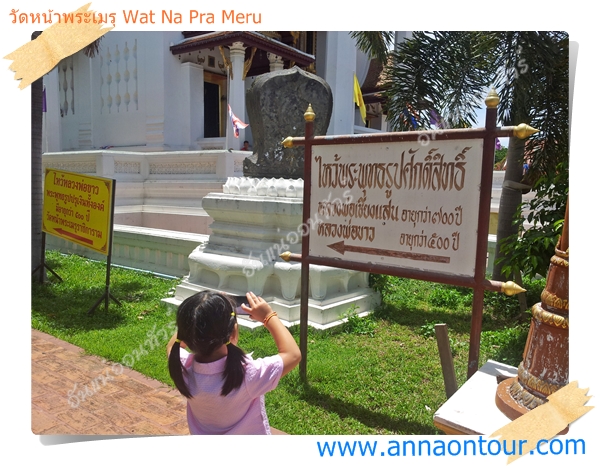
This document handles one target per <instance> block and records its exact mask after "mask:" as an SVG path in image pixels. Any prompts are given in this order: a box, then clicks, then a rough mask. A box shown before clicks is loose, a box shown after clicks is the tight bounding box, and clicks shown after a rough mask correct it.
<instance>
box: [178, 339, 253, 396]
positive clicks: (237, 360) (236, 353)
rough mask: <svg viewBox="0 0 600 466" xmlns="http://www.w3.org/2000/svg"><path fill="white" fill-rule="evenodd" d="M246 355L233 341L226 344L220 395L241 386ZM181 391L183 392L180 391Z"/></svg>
mask: <svg viewBox="0 0 600 466" xmlns="http://www.w3.org/2000/svg"><path fill="white" fill-rule="evenodd" d="M245 364H246V355H245V353H244V351H243V350H242V349H241V348H238V347H237V346H235V345H234V344H233V343H229V344H228V345H227V360H226V362H225V372H224V374H223V387H222V388H221V395H222V396H226V395H228V394H229V393H230V392H231V391H233V390H235V389H236V388H239V387H241V385H242V382H243V381H244V375H245V373H246V366H245ZM182 393H183V392H182Z"/></svg>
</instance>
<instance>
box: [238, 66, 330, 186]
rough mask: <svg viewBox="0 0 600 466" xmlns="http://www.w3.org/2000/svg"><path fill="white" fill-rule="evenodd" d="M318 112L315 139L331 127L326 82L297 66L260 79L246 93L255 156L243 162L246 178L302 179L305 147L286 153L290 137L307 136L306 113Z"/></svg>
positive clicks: (328, 88)
mask: <svg viewBox="0 0 600 466" xmlns="http://www.w3.org/2000/svg"><path fill="white" fill-rule="evenodd" d="M309 104H310V105H312V108H313V110H314V112H315V115H316V118H315V125H314V134H315V136H319V135H324V134H325V133H326V132H327V127H328V126H329V120H330V118H331V110H332V107H333V96H332V93H331V88H330V87H329V84H327V82H325V80H323V79H321V78H319V77H318V76H316V75H314V74H312V73H308V72H306V71H303V70H301V69H300V68H298V67H297V66H294V67H293V68H290V69H288V70H280V71H273V72H271V73H266V74H263V75H261V76H259V77H258V78H257V79H256V80H255V81H254V83H253V84H252V86H251V87H250V89H249V90H248V92H247V93H246V108H247V111H248V118H249V120H250V121H249V123H250V127H251V128H252V135H253V137H254V152H253V154H252V155H251V156H250V157H248V158H246V159H245V160H244V176H251V177H269V178H271V177H276V178H303V175H304V147H303V146H299V147H294V148H290V149H284V148H283V146H282V144H281V143H282V141H283V140H284V139H285V138H286V137H288V136H292V137H302V136H304V112H305V111H306V109H307V108H308V105H309Z"/></svg>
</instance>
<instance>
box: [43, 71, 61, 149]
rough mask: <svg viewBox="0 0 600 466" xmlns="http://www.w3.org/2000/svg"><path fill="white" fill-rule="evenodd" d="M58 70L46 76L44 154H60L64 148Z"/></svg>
mask: <svg viewBox="0 0 600 466" xmlns="http://www.w3.org/2000/svg"><path fill="white" fill-rule="evenodd" d="M58 78H59V77H58V68H56V67H55V68H54V69H53V70H52V71H51V72H50V73H48V74H47V75H46V76H44V85H45V86H46V109H47V111H46V113H44V139H43V141H42V148H43V151H44V152H60V151H62V150H63V146H62V127H61V124H62V122H63V121H62V120H63V119H62V118H61V117H60V96H59V92H58V87H59V82H58Z"/></svg>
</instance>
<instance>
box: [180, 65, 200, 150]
mask: <svg viewBox="0 0 600 466" xmlns="http://www.w3.org/2000/svg"><path fill="white" fill-rule="evenodd" d="M181 68H182V83H181V96H182V102H183V112H182V113H183V118H182V119H181V123H182V141H181V144H182V145H183V146H188V148H189V149H197V148H198V147H197V145H196V140H197V139H198V138H200V137H204V67H203V66H201V65H198V64H196V63H182V65H181Z"/></svg>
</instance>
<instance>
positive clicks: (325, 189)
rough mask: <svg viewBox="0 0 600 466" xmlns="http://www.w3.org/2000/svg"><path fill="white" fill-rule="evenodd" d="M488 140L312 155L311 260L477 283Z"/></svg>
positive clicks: (318, 149)
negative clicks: (417, 271)
mask: <svg viewBox="0 0 600 466" xmlns="http://www.w3.org/2000/svg"><path fill="white" fill-rule="evenodd" d="M482 154H483V140H481V139H469V140H445V141H431V142H430V143H429V144H427V145H424V144H421V143H420V142H394V143H369V144H355V145H352V144H344V145H341V144H340V145H314V146H313V147H312V162H311V163H312V167H311V172H312V179H311V208H310V212H311V218H312V219H313V222H314V229H313V230H312V232H311V237H310V247H309V249H310V255H314V256H320V257H329V258H339V259H344V260H349V261H357V262H369V263H377V264H383V265H391V266H398V267H405V268H416V269H420V270H430V271H436V272H444V273H450V274H453V275H464V276H473V275H474V273H475V256H476V244H477V219H478V210H479V193H480V183H481V167H482Z"/></svg>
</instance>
